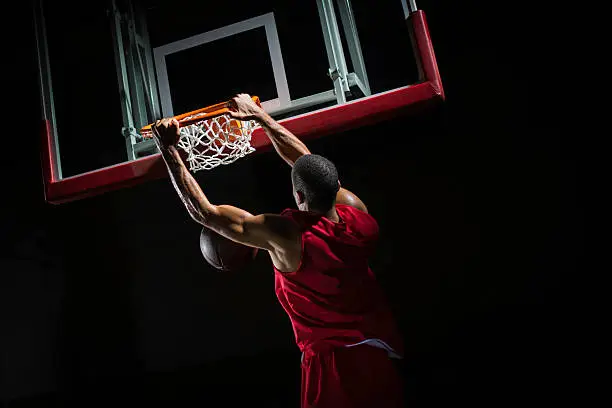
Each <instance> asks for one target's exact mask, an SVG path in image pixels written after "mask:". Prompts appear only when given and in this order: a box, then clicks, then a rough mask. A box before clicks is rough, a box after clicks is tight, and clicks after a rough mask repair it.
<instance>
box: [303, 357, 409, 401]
mask: <svg viewBox="0 0 612 408" xmlns="http://www.w3.org/2000/svg"><path fill="white" fill-rule="evenodd" d="M394 364H395V363H394V362H393V361H392V360H391V358H389V356H388V355H387V352H386V351H385V350H382V349H379V348H376V347H372V346H368V345H360V346H355V347H335V348H330V349H327V350H322V351H319V352H306V353H304V360H303V361H302V408H328V407H330V408H332V407H333V408H362V407H363V408H365V407H368V408H371V407H377V408H398V407H403V398H402V379H401V377H400V375H399V373H398V371H397V368H396V367H395V365H394Z"/></svg>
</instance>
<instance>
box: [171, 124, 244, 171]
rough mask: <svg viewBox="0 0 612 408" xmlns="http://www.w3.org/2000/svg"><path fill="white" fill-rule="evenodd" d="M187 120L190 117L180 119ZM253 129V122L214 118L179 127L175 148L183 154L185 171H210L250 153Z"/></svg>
mask: <svg viewBox="0 0 612 408" xmlns="http://www.w3.org/2000/svg"><path fill="white" fill-rule="evenodd" d="M190 119H193V117H189V118H184V119H183V120H190ZM255 126H256V125H255V122H254V121H240V120H236V119H232V118H231V117H230V116H228V115H221V116H216V117H213V118H209V119H205V120H202V121H198V122H195V123H193V124H191V125H188V126H185V127H181V128H180V131H181V138H180V140H179V142H178V146H179V147H180V148H181V149H183V150H184V151H185V152H186V153H187V158H186V160H187V162H188V163H189V170H191V171H193V172H197V171H200V170H210V169H212V168H215V167H217V166H220V165H222V164H230V163H233V162H234V161H236V160H238V159H239V158H241V157H244V156H246V155H247V154H249V153H252V152H254V151H255V149H254V148H253V147H252V146H251V134H252V133H253V129H254V128H255Z"/></svg>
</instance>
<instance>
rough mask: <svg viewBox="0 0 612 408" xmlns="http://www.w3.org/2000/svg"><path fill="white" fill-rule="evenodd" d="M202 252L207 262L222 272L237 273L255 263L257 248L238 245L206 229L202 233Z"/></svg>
mask: <svg viewBox="0 0 612 408" xmlns="http://www.w3.org/2000/svg"><path fill="white" fill-rule="evenodd" d="M200 250H201V251H202V255H203V256H204V259H206V262H208V263H209V264H210V265H211V266H213V267H214V268H215V269H218V270H220V271H236V270H239V269H242V268H244V267H245V266H246V265H248V264H249V263H251V262H253V259H255V256H257V252H258V250H257V248H251V247H248V246H246V245H242V244H238V243H236V242H234V241H232V240H229V239H227V238H225V237H223V236H221V235H219V234H217V233H216V232H214V231H212V230H210V229H208V228H206V227H204V228H202V232H201V233H200Z"/></svg>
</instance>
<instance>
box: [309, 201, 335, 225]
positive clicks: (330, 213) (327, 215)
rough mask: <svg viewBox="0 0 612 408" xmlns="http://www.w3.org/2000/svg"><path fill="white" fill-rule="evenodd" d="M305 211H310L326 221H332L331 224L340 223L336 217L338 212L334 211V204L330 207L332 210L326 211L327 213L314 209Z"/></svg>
mask: <svg viewBox="0 0 612 408" xmlns="http://www.w3.org/2000/svg"><path fill="white" fill-rule="evenodd" d="M306 211H310V212H313V213H317V214H320V215H322V216H323V217H325V218H327V219H328V220H330V221H333V222H340V216H339V215H338V211H336V204H334V205H333V206H332V208H331V209H329V210H327V211H325V210H317V209H314V208H308V209H306Z"/></svg>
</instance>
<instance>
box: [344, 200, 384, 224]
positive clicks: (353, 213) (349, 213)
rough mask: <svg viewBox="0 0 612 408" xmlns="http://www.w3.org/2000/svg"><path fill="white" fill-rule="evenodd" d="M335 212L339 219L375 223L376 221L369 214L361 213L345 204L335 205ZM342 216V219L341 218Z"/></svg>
mask: <svg viewBox="0 0 612 408" xmlns="http://www.w3.org/2000/svg"><path fill="white" fill-rule="evenodd" d="M336 211H337V212H338V215H340V217H341V218H352V219H356V220H363V221H370V222H376V219H375V218H374V217H373V216H372V215H371V214H369V213H367V212H365V211H362V210H360V209H358V208H355V207H353V206H351V205H347V204H336ZM343 216H344V217H343Z"/></svg>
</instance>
